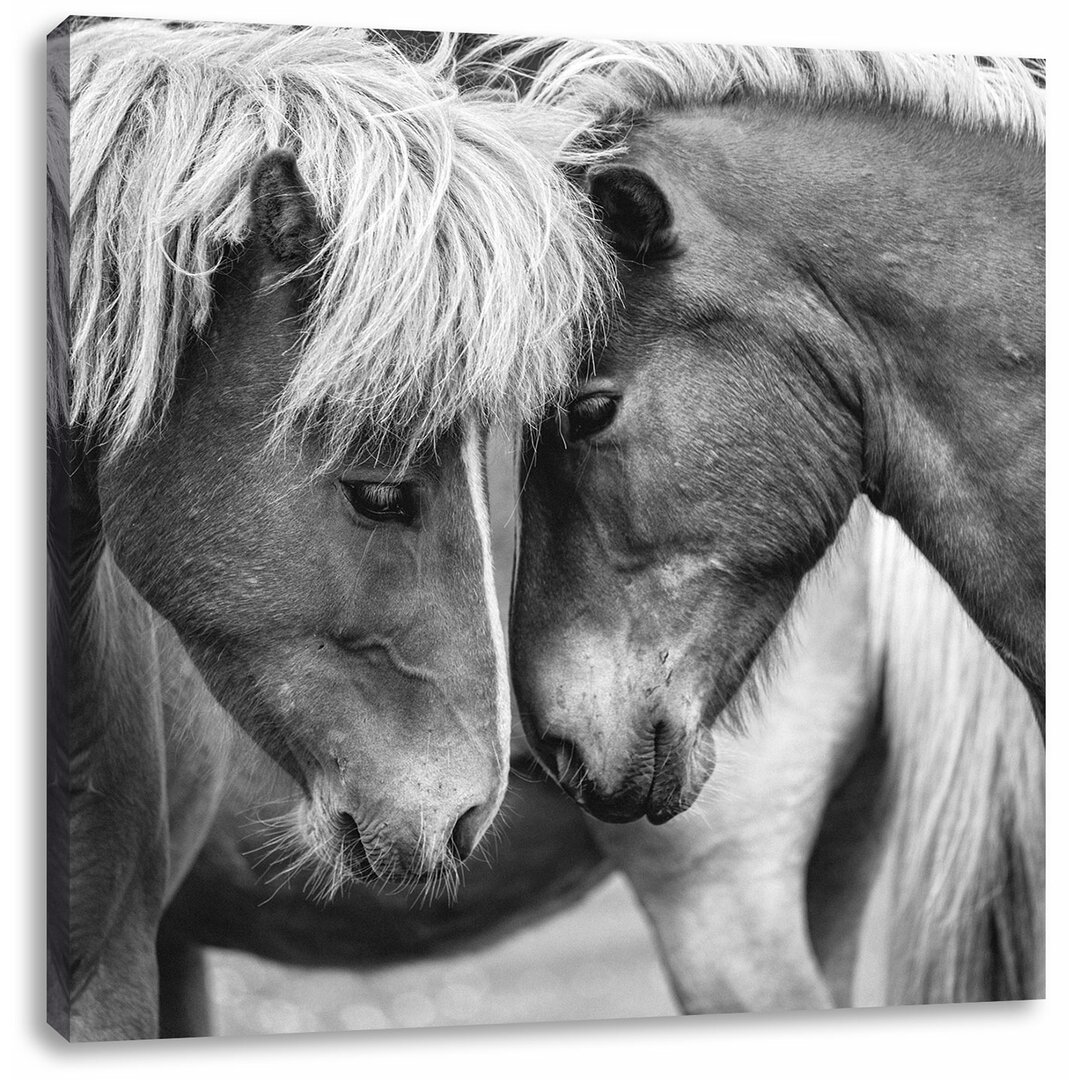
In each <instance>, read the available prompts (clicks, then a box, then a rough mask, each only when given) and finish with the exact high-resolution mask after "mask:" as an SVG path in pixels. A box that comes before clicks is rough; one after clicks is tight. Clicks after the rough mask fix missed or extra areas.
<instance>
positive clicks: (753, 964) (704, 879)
mask: <svg viewBox="0 0 1080 1080" xmlns="http://www.w3.org/2000/svg"><path fill="white" fill-rule="evenodd" d="M684 817H685V816H684ZM676 823H678V824H679V825H680V826H681V827H680V828H679V829H678V830H676V829H673V828H672V826H673V825H675V824H676ZM594 831H595V834H596V836H597V840H598V841H599V843H600V845H601V847H602V848H603V849H604V850H605V851H606V852H607V854H608V855H609V857H610V858H611V859H612V861H613V862H614V863H615V864H616V865H617V866H619V867H620V869H622V870H623V871H624V872H625V873H626V874H627V877H628V878H629V879H630V883H631V885H632V886H633V888H634V891H635V893H636V894H637V898H638V901H639V902H640V904H641V906H642V908H643V909H644V911H645V914H646V916H647V917H648V920H649V923H650V925H651V927H652V931H653V935H654V937H655V939H656V943H657V947H658V950H659V953H660V957H661V960H662V961H663V963H664V966H665V968H666V970H667V973H668V977H669V979H670V982H671V988H672V991H673V992H674V994H675V997H676V999H677V1000H678V1002H679V1005H680V1007H681V1008H682V1010H683V1012H686V1013H721V1012H740V1011H754V1012H758V1011H766V1010H777V1009H822V1008H828V1007H829V1006H830V1004H831V1001H830V998H829V993H828V989H827V988H826V986H825V982H824V980H823V979H822V977H821V974H820V972H819V971H818V969H817V965H816V963H815V960H814V954H813V951H812V949H811V947H810V941H809V938H808V935H807V929H806V921H805V915H804V910H805V908H804V902H803V878H802V873H801V870H800V868H799V865H798V862H797V861H788V860H786V859H785V858H783V857H780V856H779V853H777V856H778V857H773V856H772V855H770V854H768V853H764V852H761V851H755V850H754V849H753V845H750V846H744V844H743V843H742V839H743V838H742V837H739V836H738V835H735V834H736V833H737V832H738V830H732V829H729V830H720V829H717V828H716V826H715V823H712V822H707V821H704V820H703V819H702V818H701V817H698V818H696V819H694V818H687V819H685V820H684V819H678V818H677V819H675V821H674V822H669V823H668V824H666V825H663V826H660V827H654V826H649V825H646V824H644V823H640V822H639V823H634V824H633V825H620V826H610V825H603V824H600V823H597V825H596V827H595V830H594ZM721 833H723V834H722V835H718V834H721ZM673 834H677V835H673ZM757 839H765V838H764V837H762V836H760V835H759V836H758V837H757ZM785 863H786V865H785Z"/></svg>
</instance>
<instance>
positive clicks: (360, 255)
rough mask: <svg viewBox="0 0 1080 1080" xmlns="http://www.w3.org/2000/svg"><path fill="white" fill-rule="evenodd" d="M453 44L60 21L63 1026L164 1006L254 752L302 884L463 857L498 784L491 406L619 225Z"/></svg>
mask: <svg viewBox="0 0 1080 1080" xmlns="http://www.w3.org/2000/svg"><path fill="white" fill-rule="evenodd" d="M445 64H446V55H445V53H443V54H439V55H436V56H434V57H433V58H432V59H431V60H430V62H429V63H427V64H426V65H415V64H411V63H408V62H406V61H405V60H404V59H403V58H402V57H401V56H400V55H399V54H398V53H397V52H396V51H395V50H394V49H393V48H391V47H388V46H385V45H377V44H373V43H371V42H370V41H368V40H367V39H366V38H365V37H364V35H363V34H362V33H359V32H354V31H332V30H326V31H323V30H305V31H299V32H294V31H293V30H290V29H286V28H271V29H267V28H237V27H231V26H225V25H217V26H207V27H189V28H186V29H174V30H166V29H164V28H163V27H161V26H160V25H155V24H152V23H141V22H136V23H132V24H129V23H124V22H110V23H106V24H104V25H102V26H99V27H96V28H93V29H88V30H82V31H79V32H77V33H75V34H74V35H71V36H62V35H58V36H56V37H54V39H53V40H52V42H51V48H50V94H49V119H50V146H51V148H52V153H51V154H50V160H49V205H50V214H51V219H50V220H51V235H50V295H49V303H50V370H49V490H50V501H49V557H50V558H49V570H50V596H49V605H50V607H49V611H50V620H49V644H50V650H49V734H50V741H49V768H50V786H49V824H50V836H49V869H50V913H49V1019H50V1022H51V1023H53V1024H54V1026H56V1027H57V1028H58V1029H60V1030H61V1031H63V1032H64V1033H65V1034H68V1035H69V1036H70V1037H71V1038H74V1039H108V1038H137V1037H150V1036H153V1035H155V1034H156V1033H157V1030H158V1020H157V1016H158V1010H157V1001H158V977H157V963H156V959H155V939H156V934H157V930H158V925H159V921H160V919H161V914H162V911H163V909H164V907H165V905H166V904H167V903H168V901H169V899H170V898H171V896H172V895H173V894H174V893H175V891H176V889H177V888H178V886H179V884H180V882H181V881H182V880H183V878H184V876H185V874H186V873H187V871H188V869H189V868H190V866H191V865H192V862H193V860H194V858H195V857H196V854H197V852H198V851H199V849H200V847H201V846H202V844H203V841H204V839H205V836H206V834H207V831H208V830H209V828H210V825H211V823H212V821H213V819H214V815H215V813H216V811H217V808H218V803H219V800H220V799H221V796H222V792H223V790H224V788H225V785H226V782H227V780H229V778H230V776H229V774H230V771H231V770H235V769H237V768H239V766H237V764H236V755H237V754H240V756H241V759H243V757H244V756H245V755H248V756H251V757H254V758H255V759H258V758H259V757H260V755H262V754H265V755H267V756H268V758H269V759H271V760H272V761H273V762H274V763H275V764H276V766H277V767H278V768H280V769H281V770H282V771H283V772H284V773H285V774H287V775H288V776H289V777H290V778H291V779H292V782H293V786H292V787H291V788H290V791H289V797H288V798H287V800H286V801H284V802H282V803H280V804H279V805H278V806H277V807H276V810H277V813H276V816H275V821H274V822H273V823H272V824H271V826H270V827H269V833H270V840H271V844H272V847H273V850H274V852H275V854H276V855H277V856H278V857H279V859H280V860H281V862H282V863H283V867H284V870H285V876H286V877H288V876H289V875H291V874H293V873H295V872H296V871H298V870H302V871H304V873H305V875H307V874H308V872H310V877H309V887H310V889H311V890H312V891H313V893H314V894H315V895H316V896H323V897H332V896H334V895H336V894H337V893H338V892H339V891H340V890H341V888H342V887H343V886H344V885H345V884H346V883H348V882H350V881H353V880H362V881H381V882H383V883H391V884H396V885H405V884H410V883H416V882H422V883H425V884H426V885H427V886H428V887H434V886H435V885H438V884H441V883H443V884H444V883H449V884H452V882H453V880H454V878H455V877H456V875H457V873H458V872H459V868H460V866H461V863H462V861H463V860H464V859H465V858H466V857H467V856H468V854H469V853H470V852H471V851H472V850H473V848H474V847H475V846H476V844H477V842H478V840H479V839H480V837H481V836H482V834H483V833H484V831H485V830H486V828H487V827H488V825H489V823H490V822H491V820H492V818H493V817H494V815H495V813H496V811H497V809H498V807H499V804H500V802H501V799H502V797H503V793H504V791H505V788H506V782H507V781H506V777H507V765H508V747H509V735H510V702H509V686H508V679H507V675H506V663H505V656H504V646H503V635H502V630H501V627H500V624H499V615H498V608H497V603H496V598H495V591H494V584H493V578H492V566H491V551H490V539H489V533H488V522H487V507H486V493H485V483H486V481H485V477H484V472H483V458H482V453H483V441H482V439H483V430H484V428H485V426H486V425H487V424H489V423H490V422H491V421H492V420H493V418H495V417H497V416H499V415H500V414H502V415H509V416H515V415H516V416H517V417H518V418H519V419H528V418H529V417H530V416H531V415H534V414H535V413H536V412H537V411H538V410H539V409H540V408H541V407H542V406H544V405H546V403H547V402H548V400H549V399H550V398H551V397H552V396H553V395H555V394H557V393H558V392H559V391H560V390H561V389H562V388H563V387H564V386H565V384H566V383H567V382H568V381H569V377H570V375H571V374H572V371H573V368H574V366H575V363H576V360H575V358H574V348H575V347H576V346H575V342H576V340H577V336H578V333H579V332H580V331H581V330H582V327H581V326H580V325H579V324H578V321H577V320H578V319H579V318H580V317H581V316H582V313H583V312H586V313H587V312H593V311H596V310H598V308H599V303H598V301H597V300H596V297H597V296H599V295H601V292H602V282H603V279H604V274H605V272H606V268H607V265H608V257H607V255H606V253H604V252H603V250H602V248H601V246H600V243H599V241H598V240H596V239H595V235H594V230H593V228H592V225H591V218H590V216H589V215H588V213H587V212H586V211H585V209H584V207H583V200H582V198H581V196H580V194H579V193H577V192H576V191H575V190H574V189H573V188H572V186H571V185H570V184H568V183H567V182H566V181H565V180H563V179H562V178H561V177H559V176H558V174H556V173H555V171H554V170H552V169H551V167H550V163H549V162H548V161H546V160H541V159H540V158H539V157H538V156H537V154H536V152H535V151H534V150H533V149H531V148H530V147H528V146H527V145H526V144H525V143H524V142H522V141H521V140H519V139H517V138H515V137H514V136H513V134H512V133H511V131H510V129H509V126H508V124H507V122H506V110H505V109H504V108H502V107H499V106H496V105H495V104H493V103H490V102H485V101H480V100H477V101H475V102H469V101H466V100H465V99H464V98H463V97H462V96H461V95H459V94H458V92H457V91H456V90H455V89H454V88H453V86H452V85H451V83H450V82H449V80H448V79H447V78H446V75H445V71H444V70H443V69H444V68H445ZM69 106H70V115H69ZM68 138H69V139H70V159H69V157H68V153H69V150H68V146H67V145H66V142H67V139H68ZM69 260H70V262H69ZM588 317H591V316H586V317H585V318H586V321H587V319H588ZM234 722H235V723H234Z"/></svg>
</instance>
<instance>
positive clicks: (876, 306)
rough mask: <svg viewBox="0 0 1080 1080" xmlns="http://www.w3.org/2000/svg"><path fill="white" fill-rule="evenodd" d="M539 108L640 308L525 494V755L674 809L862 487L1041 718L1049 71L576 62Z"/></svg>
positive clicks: (700, 776)
mask: <svg viewBox="0 0 1080 1080" xmlns="http://www.w3.org/2000/svg"><path fill="white" fill-rule="evenodd" d="M543 47H546V48H549V49H550V46H543ZM537 48H538V46H536V45H531V46H526V48H525V50H524V54H527V53H530V52H532V53H535V51H536V49H537ZM518 55H523V54H522V53H519V54H518ZM512 60H513V56H512V57H511V62H512ZM525 96H526V99H527V100H532V101H547V102H551V103H552V104H557V105H558V106H559V107H560V108H562V109H564V110H567V109H569V110H574V109H576V110H578V113H579V120H578V123H577V126H576V128H573V129H568V130H567V138H566V143H565V150H564V154H563V157H564V160H565V162H566V164H567V166H568V167H569V168H571V169H577V170H578V174H579V176H580V179H581V182H582V184H583V186H584V188H585V189H586V190H587V191H588V192H589V193H590V194H591V196H592V198H593V199H594V201H595V202H596V204H597V206H598V208H599V210H600V212H601V213H602V215H603V219H604V228H605V231H606V233H607V235H608V238H609V240H610V241H611V243H612V245H613V247H614V248H615V250H616V251H618V253H619V254H620V256H621V258H620V283H621V287H622V304H621V309H620V311H619V313H618V314H617V315H616V316H615V319H614V322H613V326H612V329H611V333H610V334H609V335H608V338H607V341H606V344H605V346H604V348H603V349H602V350H601V351H599V352H598V354H597V355H596V356H595V357H594V358H593V359H592V361H591V362H590V363H588V364H586V365H584V366H583V368H582V372H581V376H580V379H579V384H578V387H577V389H576V397H575V399H574V400H573V401H572V402H571V403H570V405H569V406H568V407H567V408H566V409H564V410H561V411H560V412H559V413H558V415H557V416H554V417H553V418H552V420H551V422H550V423H549V424H548V425H547V428H546V431H545V433H544V434H543V436H542V437H541V438H540V440H539V442H538V445H537V447H536V453H535V458H534V459H532V460H530V461H529V463H528V465H527V469H526V473H525V476H526V482H525V488H524V495H523V509H522V550H521V556H520V562H519V568H518V575H517V584H516V591H515V614H514V633H513V635H512V645H513V648H514V657H513V659H512V665H513V669H514V677H515V685H516V687H517V690H518V695H519V700H520V701H521V703H522V706H523V711H524V713H525V714H526V716H527V717H528V716H531V717H532V718H533V719H532V721H531V724H532V727H531V733H532V737H533V742H534V746H535V747H536V748H537V749H538V752H540V753H541V754H542V755H543V756H544V757H545V759H546V760H547V761H548V762H549V764H550V765H551V767H552V768H553V769H554V770H555V771H556V772H557V773H558V774H559V775H561V776H563V777H566V776H568V775H571V776H573V777H575V778H576V779H575V783H574V784H573V785H572V786H574V787H575V788H576V789H578V790H579V791H585V792H587V793H589V799H590V802H589V805H590V809H593V810H594V811H597V812H600V813H605V812H606V813H608V814H609V815H611V816H619V817H623V818H628V817H632V816H634V815H635V814H640V813H648V814H649V816H650V818H651V819H652V820H654V821H659V820H665V819H666V818H667V817H670V816H671V815H672V814H674V813H677V812H679V811H680V810H681V809H683V808H685V807H686V806H688V805H689V804H690V803H691V802H692V801H693V798H694V796H695V794H696V792H697V791H698V790H699V789H700V787H701V785H702V784H703V783H704V781H705V779H706V778H707V777H708V775H709V773H710V770H711V769H712V767H713V762H714V759H715V753H714V746H713V729H714V726H715V725H716V722H717V720H718V718H719V717H720V715H721V713H722V712H723V710H725V708H727V707H728V706H729V705H730V703H731V702H732V700H733V698H734V697H735V695H736V694H737V692H738V691H739V690H740V688H741V687H744V686H745V685H747V683H746V676H747V673H748V671H749V670H750V669H751V667H752V665H753V663H754V660H755V658H757V657H758V656H759V654H760V653H761V651H762V649H763V647H764V646H765V644H766V642H768V641H769V640H770V639H773V640H775V639H776V631H777V627H778V625H779V624H780V623H781V621H782V620H783V618H784V616H785V613H786V612H787V611H788V610H789V608H790V606H791V602H792V599H793V598H794V596H795V594H796V591H797V589H798V586H799V583H800V581H801V580H802V579H803V576H804V575H805V574H806V572H807V571H808V570H809V569H810V568H812V567H813V566H814V565H816V563H817V562H818V561H819V560H820V559H821V557H822V555H823V554H824V553H825V551H826V550H827V549H828V547H829V546H830V544H831V543H832V542H833V540H834V539H835V538H836V536H837V534H838V532H839V530H840V528H841V526H842V524H843V522H844V521H845V519H846V518H847V516H848V512H849V510H850V508H851V505H852V503H853V501H854V500H855V499H856V498H857V497H858V496H859V495H860V493H863V494H865V495H867V496H869V498H870V499H871V501H872V502H873V503H874V504H875V505H876V506H877V507H878V508H879V509H881V510H882V511H884V512H885V513H887V514H889V515H891V516H892V517H894V518H895V519H896V520H897V521H898V522H899V524H900V525H901V527H902V528H903V529H904V531H905V532H906V533H907V534H908V536H909V537H910V538H911V539H912V540H913V541H914V542H915V544H916V546H918V547H919V548H921V549H922V551H923V552H924V554H925V555H926V556H927V558H928V559H929V561H930V562H931V563H932V564H933V565H934V566H935V567H936V568H937V569H938V571H939V572H940V573H941V575H942V577H943V578H944V579H945V580H946V581H947V582H948V583H949V584H950V586H951V587H952V588H953V589H954V591H955V592H956V594H957V596H958V597H959V599H960V601H961V603H962V604H963V605H964V607H965V608H966V609H967V610H968V611H969V613H970V614H971V615H972V617H973V619H974V621H975V622H976V623H977V624H978V625H979V627H980V629H982V630H983V632H984V633H985V634H986V636H987V638H988V639H989V640H990V641H991V643H992V644H993V646H994V647H995V649H996V650H997V651H998V653H999V654H1000V655H1001V656H1002V657H1003V659H1004V660H1005V662H1006V663H1007V664H1008V665H1009V666H1010V667H1011V669H1012V670H1013V671H1014V672H1015V673H1016V674H1017V676H1018V677H1019V678H1020V680H1021V681H1022V682H1023V683H1024V685H1025V687H1026V688H1027V690H1028V691H1029V693H1030V694H1031V697H1032V701H1033V704H1034V707H1035V709H1036V712H1037V713H1038V714H1039V715H1040V716H1041V713H1042V703H1043V610H1044V585H1043V579H1044V555H1043V527H1044V526H1043V521H1044V512H1043V462H1044V443H1043V414H1044V394H1043V331H1044V328H1043V317H1042V311H1043V288H1042V282H1043V273H1044V265H1043V246H1044V238H1043V150H1042V142H1043V130H1044V108H1045V104H1044V91H1043V90H1042V89H1041V87H1040V85H1039V77H1038V72H1037V71H1036V70H1033V68H1032V67H1030V66H1029V65H1026V64H1024V63H1022V62H1021V61H1009V60H985V59H977V58H975V57H951V56H932V55H927V56H909V55H903V54H876V53H849V52H832V51H817V50H793V49H767V48H737V47H730V48H729V47H721V46H692V45H685V46H683V45H656V46H652V45H642V46H633V45H626V46H622V45H608V46H601V45H590V44H589V43H580V42H570V43H566V44H563V45H562V46H559V47H556V48H554V50H553V51H552V52H551V55H549V56H548V58H547V59H546V60H545V61H544V62H543V63H542V64H541V66H540V70H539V72H538V73H537V74H536V75H535V76H534V77H533V78H532V79H531V80H530V81H529V82H528V84H527V89H526V91H525ZM598 673H599V675H598ZM736 704H737V702H736ZM726 715H728V716H729V717H730V716H732V715H735V712H733V710H731V709H728V711H727V714H726ZM605 740H610V742H607V743H605ZM584 743H589V744H590V745H584Z"/></svg>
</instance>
